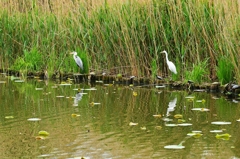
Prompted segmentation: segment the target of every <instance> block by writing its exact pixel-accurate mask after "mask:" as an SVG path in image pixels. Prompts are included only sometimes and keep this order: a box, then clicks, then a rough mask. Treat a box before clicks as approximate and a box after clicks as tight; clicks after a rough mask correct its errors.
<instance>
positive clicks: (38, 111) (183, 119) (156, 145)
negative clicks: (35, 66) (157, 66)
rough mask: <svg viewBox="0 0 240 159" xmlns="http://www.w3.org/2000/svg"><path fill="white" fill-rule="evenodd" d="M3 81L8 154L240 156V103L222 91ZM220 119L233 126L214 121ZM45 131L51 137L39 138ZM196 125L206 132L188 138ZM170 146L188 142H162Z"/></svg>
mask: <svg viewBox="0 0 240 159" xmlns="http://www.w3.org/2000/svg"><path fill="white" fill-rule="evenodd" d="M0 80H1V81H6V83H5V82H1V84H0V109H1V111H0V119H1V127H0V134H1V137H0V142H1V147H0V156H1V157H2V158H15V157H16V158H20V157H22V158H54V159H56V158H81V157H84V158H104V159H105V158H136V159H137V158H234V157H235V158H238V157H240V135H239V132H240V122H238V121H237V120H238V119H239V118H240V109H239V107H240V104H239V103H237V101H232V100H226V99H225V98H224V97H222V96H221V95H218V94H212V93H206V92H192V93H189V92H186V91H176V90H175V91H174V90H171V89H170V88H169V87H165V88H161V87H160V88H154V87H152V88H138V87H134V88H130V87H128V86H120V85H119V86H118V85H104V84H97V85H90V84H72V85H59V83H60V82H58V81H48V82H46V81H45V82H44V81H38V80H28V81H25V82H21V81H20V82H14V81H11V80H8V79H6V78H4V77H2V78H0ZM80 89H84V90H83V91H80ZM78 92H80V94H78ZM186 97H187V98H186ZM192 97H194V98H192ZM193 108H200V109H199V110H192V109H193ZM203 108H206V110H208V109H209V111H204V110H205V109H203ZM153 115H156V116H155V117H154V116H153ZM160 115H161V117H160ZM177 117H180V118H177ZM31 118H37V119H39V121H29V119H31ZM40 119H41V120H40ZM33 120H34V119H33ZM171 120H172V121H171ZM215 121H223V122H228V123H229V122H230V124H227V125H214V124H211V122H215ZM182 123H184V124H186V123H187V124H188V125H187V126H181V125H178V124H182ZM176 124H177V125H176ZM211 130H221V131H223V132H218V133H213V132H210V131H211ZM39 131H47V132H48V133H49V136H47V137H44V138H39V134H38V133H39ZM192 131H199V132H198V134H202V136H197V135H196V136H189V135H188V133H191V132H192ZM217 134H219V135H221V134H229V135H231V136H227V137H220V138H216V135H217ZM168 145H180V146H184V148H183V149H166V148H164V147H165V146H168Z"/></svg>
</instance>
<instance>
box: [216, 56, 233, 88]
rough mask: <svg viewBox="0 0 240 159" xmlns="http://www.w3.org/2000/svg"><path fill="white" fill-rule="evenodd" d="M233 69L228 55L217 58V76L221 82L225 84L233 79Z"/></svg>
mask: <svg viewBox="0 0 240 159" xmlns="http://www.w3.org/2000/svg"><path fill="white" fill-rule="evenodd" d="M233 70H234V67H233V64H232V62H231V61H230V60H229V58H228V57H226V56H222V57H221V58H220V59H219V60H218V66H217V77H218V79H219V81H220V82H221V84H226V83H229V82H230V81H232V80H233Z"/></svg>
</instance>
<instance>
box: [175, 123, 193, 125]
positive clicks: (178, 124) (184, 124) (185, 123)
mask: <svg viewBox="0 0 240 159" xmlns="http://www.w3.org/2000/svg"><path fill="white" fill-rule="evenodd" d="M178 126H192V124H191V123H182V124H178Z"/></svg>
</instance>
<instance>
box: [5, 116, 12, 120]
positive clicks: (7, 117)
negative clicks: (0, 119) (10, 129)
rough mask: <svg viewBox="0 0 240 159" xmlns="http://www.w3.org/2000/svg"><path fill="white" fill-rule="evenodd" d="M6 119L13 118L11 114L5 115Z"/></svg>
mask: <svg viewBox="0 0 240 159" xmlns="http://www.w3.org/2000/svg"><path fill="white" fill-rule="evenodd" d="M5 118H6V119H13V118H14V117H13V116H5Z"/></svg>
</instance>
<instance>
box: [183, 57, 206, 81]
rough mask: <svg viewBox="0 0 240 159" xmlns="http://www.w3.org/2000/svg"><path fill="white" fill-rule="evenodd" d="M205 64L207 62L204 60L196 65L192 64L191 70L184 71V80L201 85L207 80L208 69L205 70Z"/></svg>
mask: <svg viewBox="0 0 240 159" xmlns="http://www.w3.org/2000/svg"><path fill="white" fill-rule="evenodd" d="M207 62H208V60H205V61H203V62H201V63H198V64H193V68H192V70H189V71H186V72H185V73H186V76H185V77H186V79H187V80H192V81H194V82H197V83H201V82H202V81H203V80H204V81H206V80H207V77H208V76H207V75H208V69H207V66H208V65H207Z"/></svg>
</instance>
